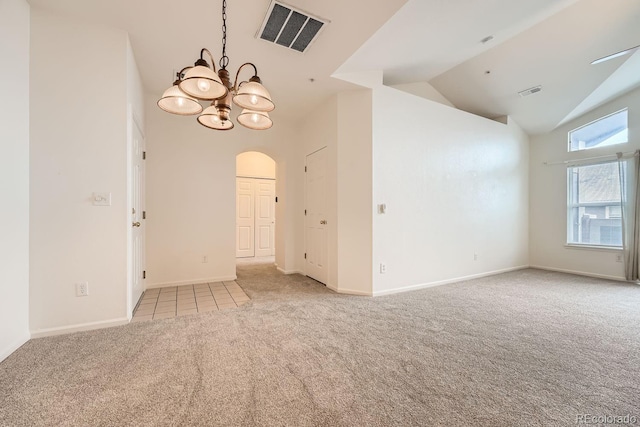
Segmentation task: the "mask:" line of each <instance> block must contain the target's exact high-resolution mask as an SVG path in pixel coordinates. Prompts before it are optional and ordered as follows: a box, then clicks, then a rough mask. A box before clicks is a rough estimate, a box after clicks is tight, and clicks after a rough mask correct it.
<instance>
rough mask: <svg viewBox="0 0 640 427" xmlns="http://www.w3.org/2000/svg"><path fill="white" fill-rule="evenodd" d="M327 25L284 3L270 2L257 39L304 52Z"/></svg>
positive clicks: (323, 21)
mask: <svg viewBox="0 0 640 427" xmlns="http://www.w3.org/2000/svg"><path fill="white" fill-rule="evenodd" d="M328 23H329V21H327V20H326V19H321V18H318V17H314V16H311V15H309V14H308V13H305V12H302V11H300V10H297V9H295V8H293V7H291V6H288V5H286V4H284V3H280V2H276V1H272V2H271V5H270V6H269V10H267V15H266V16H265V19H264V22H263V23H262V26H261V27H260V30H259V31H258V35H257V37H258V38H260V39H262V40H266V41H268V42H272V43H275V44H278V45H280V46H284V47H286V48H289V49H293V50H295V51H298V52H304V51H306V50H307V48H308V47H309V45H310V44H311V42H313V41H314V40H315V39H316V37H317V36H318V34H319V33H320V30H322V28H323V27H324V26H325V25H326V24H328Z"/></svg>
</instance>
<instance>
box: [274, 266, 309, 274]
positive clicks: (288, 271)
mask: <svg viewBox="0 0 640 427" xmlns="http://www.w3.org/2000/svg"><path fill="white" fill-rule="evenodd" d="M276 268H277V269H278V271H279V272H280V273H282V274H287V275H289V274H302V275H304V273H303V272H302V271H300V270H283V269H282V268H280V267H276Z"/></svg>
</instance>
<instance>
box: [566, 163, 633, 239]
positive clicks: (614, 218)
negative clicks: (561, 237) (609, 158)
mask: <svg viewBox="0 0 640 427" xmlns="http://www.w3.org/2000/svg"><path fill="white" fill-rule="evenodd" d="M568 173H569V180H568V182H569V201H568V203H569V206H568V207H569V212H568V224H567V241H568V243H576V244H585V245H598V246H622V222H621V206H620V179H619V177H618V163H617V162H613V163H603V164H599V165H590V166H580V167H570V168H568Z"/></svg>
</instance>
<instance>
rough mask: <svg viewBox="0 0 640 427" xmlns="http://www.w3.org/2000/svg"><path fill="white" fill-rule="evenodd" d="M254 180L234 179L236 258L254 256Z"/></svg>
mask: <svg viewBox="0 0 640 427" xmlns="http://www.w3.org/2000/svg"><path fill="white" fill-rule="evenodd" d="M254 203H255V191H254V180H253V179H251V178H236V257H237V258H246V257H252V256H255V207H254Z"/></svg>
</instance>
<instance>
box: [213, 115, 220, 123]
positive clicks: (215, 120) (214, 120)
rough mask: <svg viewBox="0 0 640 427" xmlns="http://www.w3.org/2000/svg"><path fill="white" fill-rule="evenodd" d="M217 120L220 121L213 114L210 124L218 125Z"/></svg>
mask: <svg viewBox="0 0 640 427" xmlns="http://www.w3.org/2000/svg"><path fill="white" fill-rule="evenodd" d="M219 120H220V119H219V118H218V116H216V115H215V114H214V115H212V116H211V123H213V124H214V125H215V124H218V121H219Z"/></svg>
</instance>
